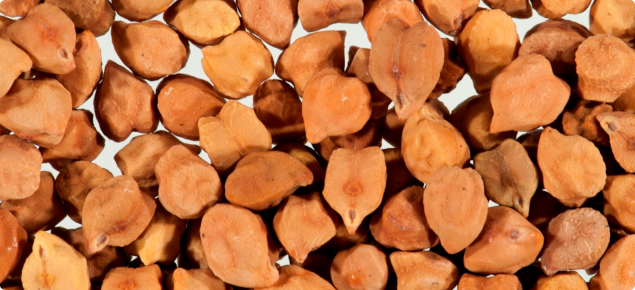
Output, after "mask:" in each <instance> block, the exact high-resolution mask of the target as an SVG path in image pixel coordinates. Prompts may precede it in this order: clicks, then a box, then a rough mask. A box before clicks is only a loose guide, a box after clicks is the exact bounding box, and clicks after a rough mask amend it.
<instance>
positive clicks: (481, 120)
mask: <svg viewBox="0 0 635 290" xmlns="http://www.w3.org/2000/svg"><path fill="white" fill-rule="evenodd" d="M508 97H509V96H508ZM515 113H516V114H519V111H515ZM493 117H494V110H493V109H492V103H491V97H490V94H489V93H486V94H482V95H477V96H473V97H471V98H468V99H466V100H465V101H463V102H462V103H460V104H459V105H458V106H456V108H454V110H452V114H451V115H450V118H449V121H450V123H452V125H454V126H455V127H456V129H458V130H459V131H460V132H461V134H463V137H465V142H467V144H469V145H470V150H471V151H472V152H483V151H489V150H492V149H494V148H496V147H497V146H499V145H500V144H501V143H503V141H505V140H507V139H513V138H515V137H516V134H517V132H516V131H503V132H497V133H492V132H490V124H491V123H492V118H493Z"/></svg>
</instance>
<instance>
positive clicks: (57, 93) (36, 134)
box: [0, 79, 72, 148]
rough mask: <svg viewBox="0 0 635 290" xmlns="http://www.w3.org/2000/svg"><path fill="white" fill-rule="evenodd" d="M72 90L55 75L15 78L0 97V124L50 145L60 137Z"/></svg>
mask: <svg viewBox="0 0 635 290" xmlns="http://www.w3.org/2000/svg"><path fill="white" fill-rule="evenodd" d="M71 106H72V105H71V94H70V93H69V92H68V91H67V90H66V89H65V88H64V86H62V85H61V84H60V83H59V82H58V81H56V80H54V79H42V80H24V79H18V80H16V82H15V83H14V84H13V87H11V90H9V92H8V93H7V95H6V96H4V97H3V98H1V99H0V124H1V125H2V126H3V127H5V128H7V129H9V130H11V131H12V132H13V133H14V134H16V135H17V136H18V137H20V138H22V139H26V140H29V141H31V142H33V143H35V144H36V145H38V146H40V147H44V148H50V147H53V146H55V145H57V144H59V143H60V142H61V141H62V138H63V137H64V132H65V131H66V127H67V125H68V121H69V119H70V117H71Z"/></svg>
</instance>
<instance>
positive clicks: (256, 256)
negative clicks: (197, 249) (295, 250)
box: [201, 204, 279, 288]
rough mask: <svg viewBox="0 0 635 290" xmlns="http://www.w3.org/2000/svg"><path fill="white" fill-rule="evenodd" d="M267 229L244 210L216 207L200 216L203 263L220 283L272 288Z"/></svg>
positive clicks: (275, 277)
mask: <svg viewBox="0 0 635 290" xmlns="http://www.w3.org/2000/svg"><path fill="white" fill-rule="evenodd" d="M268 235H270V233H268V231H267V227H266V226H265V224H264V222H263V221H262V218H261V217H260V216H259V215H256V214H254V213H252V212H250V211H249V210H247V209H244V208H241V207H238V206H235V205H230V204H217V205H215V206H213V207H212V208H210V209H209V210H208V211H207V212H206V213H205V215H204V216H203V221H202V223H201V240H202V241H203V248H204V249H205V256H206V258H207V263H208V265H209V267H210V269H212V271H213V272H214V274H215V275H216V276H218V277H219V278H220V279H221V280H223V281H225V282H226V283H228V284H232V285H236V286H239V287H245V288H259V287H270V286H273V285H274V284H275V283H276V282H277V281H278V278H279V274H278V270H277V269H276V268H275V266H274V263H275V261H272V260H271V258H270V256H269V253H268V252H269V244H268V243H269V242H268Z"/></svg>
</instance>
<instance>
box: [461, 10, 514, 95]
mask: <svg viewBox="0 0 635 290" xmlns="http://www.w3.org/2000/svg"><path fill="white" fill-rule="evenodd" d="M455 41H456V47H457V49H458V52H459V56H461V59H463V61H464V62H465V65H466V66H467V69H468V73H469V74H470V77H471V78H472V81H473V82H474V88H475V89H476V92H477V93H479V94H482V93H485V92H487V91H489V90H490V88H491V85H492V80H493V79H494V77H496V75H498V73H499V72H500V71H501V70H503V69H504V68H505V67H506V66H507V65H509V64H510V63H511V62H512V61H513V60H514V59H515V58H516V56H517V54H518V48H519V47H520V40H519V38H518V33H517V32H516V24H514V21H513V20H512V18H511V17H509V15H507V14H505V12H503V11H501V10H498V9H495V10H481V11H479V12H476V14H474V16H473V17H472V18H471V19H470V20H469V21H468V22H467V24H466V25H465V28H464V29H463V31H461V33H460V34H459V35H458V37H457V38H456V40H455Z"/></svg>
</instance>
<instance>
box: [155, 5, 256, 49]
mask: <svg viewBox="0 0 635 290" xmlns="http://www.w3.org/2000/svg"><path fill="white" fill-rule="evenodd" d="M243 17H244V16H243ZM163 19H164V20H165V23H167V24H169V25H172V26H174V27H175V28H176V30H178V31H179V32H181V33H182V34H183V35H184V36H185V37H187V38H188V39H189V40H190V41H192V42H193V43H196V44H214V43H217V42H219V41H221V40H222V39H223V38H224V37H226V36H228V35H230V34H232V33H233V32H234V31H236V29H238V27H239V26H240V18H239V17H238V13H236V7H235V4H234V1H231V2H230V1H223V0H179V1H177V2H176V3H174V5H172V6H170V8H168V10H166V11H165V13H164V14H163Z"/></svg>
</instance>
